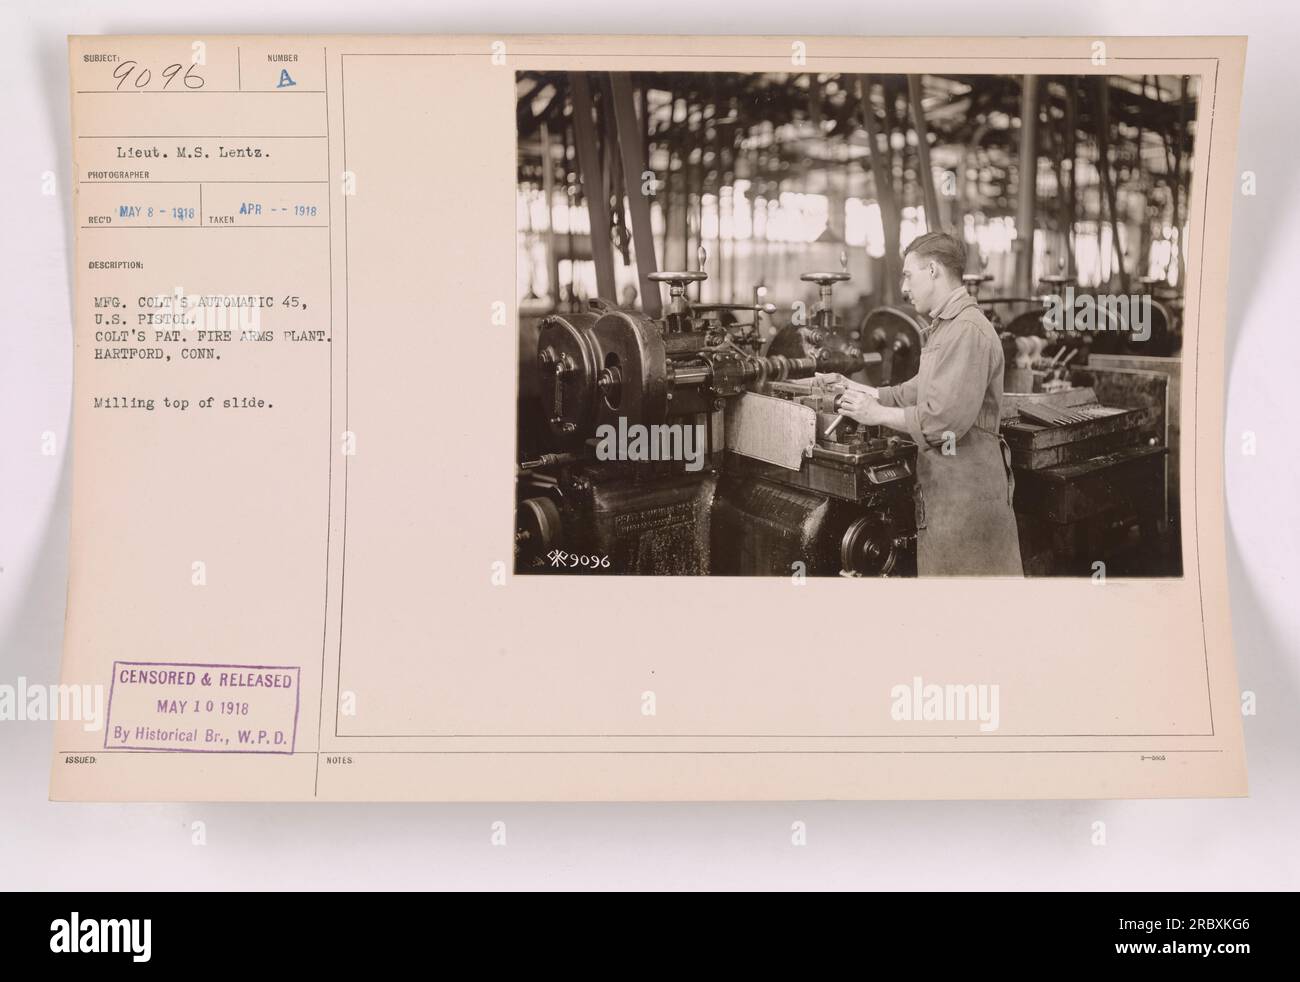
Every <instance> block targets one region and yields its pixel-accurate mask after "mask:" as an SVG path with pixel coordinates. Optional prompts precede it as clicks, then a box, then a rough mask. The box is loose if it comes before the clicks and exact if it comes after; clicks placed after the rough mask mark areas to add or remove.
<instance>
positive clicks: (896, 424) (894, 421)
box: [876, 406, 907, 433]
mask: <svg viewBox="0 0 1300 982" xmlns="http://www.w3.org/2000/svg"><path fill="white" fill-rule="evenodd" d="M876 412H877V414H878V416H877V418H878V419H879V420H880V422H879V425H880V426H887V427H889V428H890V429H891V430H897V431H898V432H899V433H906V432H907V420H906V417H905V416H904V415H903V410H902V409H899V408H898V407H897V406H881V407H880V408H879V409H877V410H876Z"/></svg>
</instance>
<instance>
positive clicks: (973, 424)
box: [834, 232, 1024, 576]
mask: <svg viewBox="0 0 1300 982" xmlns="http://www.w3.org/2000/svg"><path fill="white" fill-rule="evenodd" d="M965 268H966V247H965V244H964V243H963V242H962V241H961V240H960V239H957V238H954V237H953V236H951V235H946V234H945V233H943V232H928V233H926V234H925V235H922V236H919V237H918V238H916V239H914V240H913V241H912V242H911V244H910V245H908V247H907V249H906V250H904V252H903V295H904V296H905V297H906V298H907V299H908V301H909V302H910V303H911V304H912V306H914V307H915V308H916V309H917V310H918V311H919V312H920V313H921V314H923V315H926V316H928V317H929V318H930V326H929V328H927V329H926V330H925V331H924V332H923V341H924V343H923V346H922V348H921V367H920V369H919V370H918V371H917V373H916V376H915V377H914V378H911V379H908V380H907V381H906V382H903V383H902V384H901V385H891V386H883V387H881V388H879V389H875V388H872V387H871V386H869V385H861V384H859V383H857V382H852V381H849V380H848V379H845V378H844V377H843V376H835V377H834V381H836V382H838V383H840V384H842V385H843V386H844V388H845V391H844V395H843V396H842V397H841V399H840V404H839V412H840V413H841V414H842V415H844V416H848V417H849V418H850V419H855V420H857V421H858V422H859V423H864V424H866V425H869V426H885V427H888V428H889V429H892V430H897V431H898V432H900V433H905V434H907V436H908V437H909V438H910V439H911V440H912V441H914V442H915V443H916V445H917V447H918V453H917V465H916V470H917V516H916V517H917V525H918V545H917V572H918V574H919V575H921V576H1022V575H1024V571H1023V567H1022V566H1021V562H1020V543H1019V539H1018V537H1017V534H1016V516H1015V512H1014V511H1013V510H1012V506H1011V492H1012V487H1013V480H1012V477H1011V452H1010V450H1009V449H1008V448H1007V446H1006V444H1005V442H1003V440H1002V438H1001V436H1000V435H999V433H998V427H999V425H1000V418H1001V406H1002V373H1003V357H1002V344H1001V342H1000V341H999V340H998V335H997V332H996V331H994V329H993V327H992V325H991V324H989V321H988V318H987V317H985V316H984V314H983V313H982V312H981V311H980V308H979V305H978V304H977V303H976V302H975V299H974V298H973V297H971V296H970V294H969V293H967V292H966V289H965V287H964V286H962V282H961V276H962V272H963V270H965Z"/></svg>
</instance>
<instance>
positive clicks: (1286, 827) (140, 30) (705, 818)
mask: <svg viewBox="0 0 1300 982" xmlns="http://www.w3.org/2000/svg"><path fill="white" fill-rule="evenodd" d="M458 6H459V5H458ZM1297 17H1300V14H1297V13H1296V9H1295V7H1294V5H1293V4H1291V3H1284V2H1280V0H1278V2H1267V3H1265V2H1259V3H1249V4H1246V3H1237V4H1226V3H1223V2H1222V0H1217V2H1205V0H1196V2H1182V3H1178V4H1171V3H1169V2H1168V0H1160V2H1154V0H1106V2H1100V0H1091V2H1089V3H1087V4H1058V3H1043V2H1030V0H1020V2H1008V0H1001V2H996V3H993V2H988V0H983V2H973V0H966V2H953V0H927V2H925V3H921V4H915V3H909V2H906V0H893V2H891V3H875V2H864V0H818V2H817V3H815V4H791V3H789V2H788V0H748V2H744V3H725V4H724V3H710V4H702V3H699V2H698V0H655V2H654V3H653V4H650V3H646V4H619V5H615V4H610V3H609V2H608V0H566V2H564V3H562V4H561V3H546V4H542V3H536V2H524V0H515V2H509V3H507V2H492V0H479V2H478V3H475V4H472V5H467V7H466V8H465V12H459V11H452V10H437V9H436V8H434V7H431V5H425V4H418V3H402V2H398V0H366V2H365V3H361V4H358V3H351V2H343V0H314V2H310V3H308V2H298V0H276V2H275V3H273V4H272V3H267V2H266V0H221V2H219V3H217V2H210V3H207V4H193V5H191V6H190V7H189V8H188V9H187V8H185V7H183V6H182V5H181V4H178V3H176V2H175V0H166V2H164V0H145V2H138V3H119V4H111V3H102V2H101V3H89V2H87V3H60V2H51V0H45V2H19V0H9V2H6V3H5V5H4V8H3V10H2V11H0V105H2V106H3V113H2V114H0V125H3V133H4V136H3V139H2V140H0V161H3V165H2V166H3V177H4V179H3V181H2V182H0V201H2V202H3V204H2V205H0V236H2V241H0V301H2V303H0V427H2V429H0V683H7V684H16V683H17V680H18V678H19V677H20V676H21V677H25V678H26V679H27V680H28V681H29V683H30V684H50V683H54V682H57V680H58V671H59V654H60V645H61V639H62V625H63V613H64V599H65V591H66V582H67V549H68V509H69V487H70V481H69V477H70V473H69V461H68V459H67V457H66V455H65V454H64V453H63V452H62V451H63V449H64V448H65V447H66V446H67V444H68V424H69V419H70V397H71V350H72V342H71V339H72V320H71V318H72V315H71V309H70V301H69V297H70V291H71V271H70V256H71V250H72V242H73V238H72V231H71V221H70V215H69V211H70V191H69V185H68V182H69V179H70V178H69V175H70V174H71V162H70V151H69V143H70V141H69V124H68V91H67V90H68V86H67V78H68V66H67V48H66V41H65V36H66V35H68V34H95V33H105V34H149V33H156V34H195V35H200V34H218V33H222V34H225V33H228V34H239V33H249V34H270V33H320V34H328V33H376V34H380V33H483V34H511V33H513V34H521V33H575V34H580V33H629V34H630V33H645V34H656V33H658V34H770V35H788V36H789V37H791V38H800V37H807V36H810V35H816V34H845V35H924V34H930V35H979V34H985V35H1081V36H1094V35H1096V36H1101V35H1108V34H1133V35H1142V34H1245V35H1249V36H1250V46H1249V51H1248V55H1247V67H1246V88H1245V101H1244V105H1243V109H1242V126H1241V137H1240V143H1239V150H1238V168H1237V169H1238V170H1239V171H1242V170H1251V171H1254V172H1255V174H1256V175H1257V181H1258V194H1257V196H1255V197H1246V196H1240V195H1239V196H1238V197H1237V198H1236V201H1235V203H1234V213H1233V226H1232V240H1233V241H1232V272H1231V290H1230V310H1229V316H1228V323H1227V332H1228V410H1227V437H1226V441H1225V447H1224V453H1225V460H1226V475H1227V477H1226V494H1227V500H1228V521H1229V528H1228V548H1229V553H1228V561H1229V576H1230V580H1231V594H1232V596H1231V601H1232V614H1233V635H1234V638H1235V642H1236V650H1237V663H1238V670H1239V673H1240V681H1241V687H1242V688H1243V689H1248V690H1251V691H1253V692H1254V693H1256V695H1257V699H1258V715H1256V716H1253V717H1247V718H1246V720H1245V729H1246V743H1247V754H1248V761H1249V767H1250V785H1251V796H1250V798H1248V799H1235V800H1222V801H1085V802H1032V803H1019V802H960V803H958V802H928V803H908V802H886V803H872V802H865V803H823V804H807V803H793V804H757V805H751V804H734V805H724V804H718V805H519V806H507V805H487V806H477V805H453V806H447V805H401V806H398V805H330V804H324V805H317V804H304V805H214V804H196V805H189V804H185V805H148V804H145V805H72V804H51V803H49V802H48V801H47V800H46V797H47V782H48V774H49V763H50V752H51V743H50V737H51V725H50V724H48V723H32V722H0V888H5V889H78V888H80V889H150V888H152V889H201V888H206V889H213V888H215V889H238V888H251V889H262V888H266V889H270V888H307V889H344V888H346V889H362V888H375V889H382V888H397V889H417V888H457V889H480V888H482V889H500V888H549V889H568V888H664V889H693V888H715V889H716V888H721V889H728V888H778V889H779V888H795V889H807V888H831V889H836V888H861V889H902V890H910V889H993V890H999V889H1017V888H1040V889H1071V890H1096V889H1173V890H1184V889H1197V888H1201V889H1287V888H1289V889H1296V888H1297V887H1300V846H1298V845H1297V833H1296V829H1297V825H1298V822H1297V814H1298V813H1300V772H1298V769H1297V766H1296V765H1297V757H1298V756H1300V712H1297V708H1298V707H1297V703H1298V700H1297V694H1298V691H1300V679H1297V674H1298V669H1300V665H1298V658H1297V647H1298V646H1297V639H1298V638H1300V603H1297V592H1296V573H1297V563H1298V560H1300V531H1298V530H1300V522H1297V520H1296V509H1297V507H1300V502H1298V496H1297V493H1296V489H1297V486H1298V483H1300V482H1298V478H1300V475H1298V474H1297V464H1296V456H1295V455H1296V450H1297V447H1296V441H1295V439H1294V436H1293V433H1294V426H1295V421H1293V420H1291V419H1289V418H1288V417H1287V416H1286V413H1287V412H1288V411H1290V412H1297V408H1296V406H1295V403H1296V399H1295V395H1294V394H1295V392H1296V391H1297V385H1296V378H1295V376H1296V372H1297V368H1300V343H1298V342H1297V335H1296V313H1297V310H1298V309H1300V292H1298V291H1297V286H1296V279H1297V276H1298V275H1300V274H1297V272H1296V270H1297V268H1300V222H1297V220H1296V216H1297V209H1298V207H1300V173H1298V169H1297V156H1296V154H1297V149H1300V126H1298V125H1297V122H1296V111H1295V100H1296V95H1297V88H1300V78H1298V77H1297V73H1296V71H1295V60H1296V56H1297V51H1300V30H1297V24H1296V22H1295V21H1296V18H1297ZM47 171H49V172H53V174H55V175H56V177H57V180H58V182H59V188H58V194H57V195H54V196H46V195H42V193H41V183H42V175H43V174H44V173H45V172H47ZM1207 329H1211V328H1209V327H1207ZM1288 393H1290V395H1288ZM1288 398H1289V399H1290V400H1291V401H1290V402H1288V401H1287V400H1288ZM45 431H52V432H54V433H55V434H57V435H58V439H59V449H60V453H59V454H58V455H56V456H52V457H51V456H43V455H42V454H41V452H40V444H41V435H42V433H44V432H45ZM1245 431H1253V432H1254V433H1255V434H1256V436H1257V441H1258V449H1257V453H1256V454H1255V455H1254V456H1246V455H1244V454H1243V453H1242V452H1241V447H1242V434H1243V432H1245ZM1042 622H1043V623H1044V624H1046V623H1047V622H1048V619H1047V617H1046V616H1045V615H1044V618H1043V621H1042ZM863 640H864V643H866V641H867V639H863ZM1045 643H1047V644H1050V641H1047V642H1045ZM796 820H798V821H803V822H805V823H806V825H807V830H808V833H807V834H808V844H807V846H806V847H803V848H796V847H794V846H792V845H791V833H790V828H791V823H792V822H794V821H796ZM1097 820H1102V821H1104V822H1105V823H1106V828H1107V840H1108V842H1107V845H1105V846H1104V847H1098V846H1094V845H1092V844H1091V832H1092V823H1093V822H1094V821H1097ZM195 821H202V822H204V823H206V827H207V845H206V846H203V847H202V848H198V847H195V846H194V845H192V844H191V831H190V828H191V823H192V822H195ZM495 821H504V822H505V823H506V826H507V832H508V843H509V844H508V845H507V846H506V847H505V848H500V847H493V846H492V845H491V843H490V832H491V824H492V823H493V822H495Z"/></svg>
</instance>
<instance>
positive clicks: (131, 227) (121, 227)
mask: <svg viewBox="0 0 1300 982" xmlns="http://www.w3.org/2000/svg"><path fill="white" fill-rule="evenodd" d="M81 228H94V229H117V230H118V231H123V232H125V231H131V230H134V229H142V228H156V229H172V230H174V229H186V228H191V229H192V228H329V226H328V225H227V224H225V223H221V224H218V225H82V226H81Z"/></svg>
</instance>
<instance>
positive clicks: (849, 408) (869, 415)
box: [835, 389, 887, 426]
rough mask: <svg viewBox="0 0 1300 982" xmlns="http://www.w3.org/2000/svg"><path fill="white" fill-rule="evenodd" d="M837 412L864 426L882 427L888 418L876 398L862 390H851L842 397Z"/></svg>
mask: <svg viewBox="0 0 1300 982" xmlns="http://www.w3.org/2000/svg"><path fill="white" fill-rule="evenodd" d="M835 411H836V412H838V413H839V414H840V415H841V416H847V417H848V418H849V419H852V420H856V421H857V422H859V423H862V424H863V425H864V426H882V425H884V423H885V418H886V416H887V413H886V412H885V408H884V407H883V406H881V405H880V403H879V402H878V401H876V397H875V396H873V395H870V394H868V393H866V392H863V391H861V390H860V389H849V390H848V391H847V392H845V393H844V395H842V396H840V399H839V402H838V403H837V404H836V407H835Z"/></svg>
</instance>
